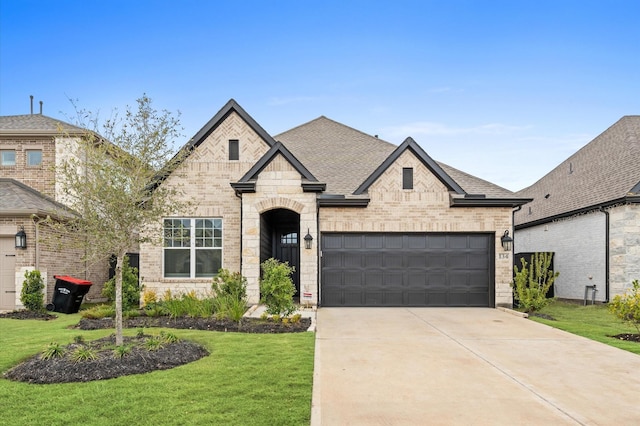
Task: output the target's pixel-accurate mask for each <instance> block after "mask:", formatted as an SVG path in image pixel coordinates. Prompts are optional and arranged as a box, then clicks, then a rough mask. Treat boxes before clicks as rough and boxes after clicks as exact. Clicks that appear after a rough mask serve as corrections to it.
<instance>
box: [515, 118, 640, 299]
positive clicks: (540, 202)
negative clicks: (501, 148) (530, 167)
mask: <svg viewBox="0 0 640 426" xmlns="http://www.w3.org/2000/svg"><path fill="white" fill-rule="evenodd" d="M518 196H521V197H527V198H533V199H534V200H533V202H531V203H530V204H528V205H526V206H524V207H523V208H522V209H521V210H520V211H518V212H516V214H515V222H516V228H515V229H516V231H515V238H514V240H515V242H514V244H515V246H514V247H515V248H514V250H515V251H516V252H536V251H550V252H554V253H555V256H554V266H555V270H556V271H558V272H560V276H559V277H558V279H557V280H556V284H555V296H557V297H559V298H564V299H578V300H582V299H584V297H585V290H587V297H588V298H589V299H591V297H592V293H591V291H592V290H591V289H590V288H589V289H586V288H585V287H586V286H595V287H596V290H597V291H596V297H595V299H596V300H597V301H601V302H607V301H609V300H610V299H611V298H613V296H615V295H617V294H622V293H624V292H625V290H626V289H627V288H629V287H630V285H631V282H632V280H634V279H640V116H626V117H623V118H621V119H620V120H619V121H618V122H617V123H615V124H614V125H613V126H611V127H610V128H609V129H607V130H606V131H605V132H604V133H602V134H601V135H599V136H598V137H596V138H595V139H594V140H593V141H591V142H589V143H588V144H587V145H585V146H584V147H583V148H581V149H580V150H579V151H578V152H576V153H575V154H573V155H572V156H571V157H569V158H568V159H567V160H565V161H564V162H563V163H561V164H560V165H559V166H558V167H556V168H555V169H553V170H552V171H551V172H549V173H548V174H547V175H546V176H544V177H543V178H542V179H540V180H539V181H537V182H536V183H535V184H533V185H532V186H530V187H528V188H525V189H523V190H522V191H520V192H518Z"/></svg>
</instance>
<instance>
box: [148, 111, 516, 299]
mask: <svg viewBox="0 0 640 426" xmlns="http://www.w3.org/2000/svg"><path fill="white" fill-rule="evenodd" d="M183 151H185V152H186V153H187V154H186V155H185V156H181V157H180V158H183V159H182V160H181V161H182V162H181V163H180V165H179V167H178V168H177V169H176V170H175V171H174V172H173V173H172V174H170V175H168V176H165V177H164V178H163V179H162V180H161V181H160V182H158V183H157V184H158V185H170V186H172V187H175V188H180V189H182V190H183V191H184V195H183V197H184V199H185V200H187V201H188V200H194V201H195V203H194V204H195V205H194V206H193V208H192V209H191V210H189V211H176V212H175V214H174V215H173V216H171V217H167V218H165V219H164V220H163V222H162V223H159V224H158V226H157V228H156V229H155V230H154V231H153V232H150V233H149V235H148V236H149V237H156V238H155V241H156V242H150V243H146V244H143V245H142V246H141V250H140V276H141V279H142V281H143V283H144V285H145V288H146V289H149V290H155V291H157V293H158V294H159V295H162V294H163V292H164V291H166V290H171V291H172V292H173V293H174V294H175V293H176V292H185V291H190V290H196V291H199V292H206V291H207V290H209V289H210V285H211V280H212V277H213V276H214V275H215V274H216V272H217V271H218V269H219V268H226V269H228V270H230V271H240V272H241V273H242V275H244V276H245V277H246V278H247V281H248V294H249V300H250V302H251V303H256V302H258V300H259V293H260V290H259V278H260V264H261V262H263V261H264V260H266V259H268V258H271V257H274V258H277V259H280V260H282V261H287V262H289V263H290V264H291V265H293V266H294V267H295V271H296V272H295V276H294V282H295V286H296V290H297V293H298V294H297V297H299V299H300V302H301V303H303V304H310V305H316V304H319V305H322V306H484V307H493V306H511V305H512V291H511V287H510V282H511V279H512V262H513V261H512V253H511V252H508V251H505V250H504V249H503V248H502V245H501V237H502V236H503V234H504V232H505V231H508V230H511V229H512V226H513V223H512V212H513V209H514V208H515V207H517V206H520V205H522V204H524V203H526V202H527V201H528V200H527V199H524V198H522V197H519V196H516V195H515V194H514V193H512V192H510V191H508V190H506V189H503V188H500V187H498V186H496V185H493V184H491V183H489V182H486V181H483V180H481V179H478V178H476V177H473V176H470V175H468V174H466V173H463V172H461V171H459V170H456V169H454V168H452V167H449V166H447V165H445V164H441V163H437V162H435V161H434V160H433V159H432V158H431V157H429V156H428V155H427V153H425V152H424V151H423V149H422V148H421V147H420V146H419V145H418V144H417V143H416V142H415V141H413V140H412V139H411V138H407V139H406V140H405V141H404V142H403V143H402V144H400V146H395V145H392V144H390V143H388V142H385V141H382V140H380V139H378V138H376V137H373V136H369V135H367V134H365V133H362V132H360V131H357V130H355V129H352V128H350V127H347V126H345V125H343V124H340V123H337V122H335V121H332V120H330V119H328V118H325V117H320V118H318V119H315V120H313V121H310V122H308V123H306V124H303V125H301V126H299V127H296V128H294V129H292V130H289V131H287V132H285V133H282V134H280V135H277V136H275V137H272V136H270V135H269V134H268V133H267V132H266V131H265V130H264V129H263V128H262V127H261V126H260V125H259V124H258V123H257V122H255V121H254V119H253V118H251V117H250V116H249V115H248V114H247V113H246V112H245V111H244V110H243V109H242V108H241V107H240V106H239V105H238V104H237V103H236V102H235V101H234V100H230V101H229V102H228V103H227V104H226V105H225V106H224V107H223V108H222V109H221V110H220V111H219V112H218V113H217V114H216V115H215V116H214V117H213V118H212V119H211V120H210V121H209V122H208V123H207V124H206V125H205V126H204V127H203V128H202V129H201V130H200V131H199V132H198V133H197V134H196V135H195V136H194V137H193V138H192V139H191V140H190V141H189V142H188V143H187V144H186V145H185V147H183ZM158 237H162V239H163V241H162V242H158V240H159V238H158ZM307 246H308V247H309V248H307Z"/></svg>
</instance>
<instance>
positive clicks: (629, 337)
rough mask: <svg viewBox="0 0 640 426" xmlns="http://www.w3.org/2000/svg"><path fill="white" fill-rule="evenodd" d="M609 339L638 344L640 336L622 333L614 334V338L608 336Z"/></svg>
mask: <svg viewBox="0 0 640 426" xmlns="http://www.w3.org/2000/svg"><path fill="white" fill-rule="evenodd" d="M609 337H613V338H614V339H618V340H626V341H628V342H638V343H640V334H630V333H623V334H616V335H615V336H609Z"/></svg>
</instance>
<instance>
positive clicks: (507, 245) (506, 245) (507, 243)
mask: <svg viewBox="0 0 640 426" xmlns="http://www.w3.org/2000/svg"><path fill="white" fill-rule="evenodd" d="M500 242H502V248H503V249H504V251H511V245H512V244H513V238H511V237H510V236H509V231H508V230H506V231H504V234H502V237H501V238H500Z"/></svg>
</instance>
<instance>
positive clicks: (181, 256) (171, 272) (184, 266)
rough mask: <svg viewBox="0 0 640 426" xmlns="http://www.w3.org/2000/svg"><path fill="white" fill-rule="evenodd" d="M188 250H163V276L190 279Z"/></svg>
mask: <svg viewBox="0 0 640 426" xmlns="http://www.w3.org/2000/svg"><path fill="white" fill-rule="evenodd" d="M190 252H191V251H190V250H188V249H164V276H165V277H167V278H173V277H186V278H188V277H190V276H191V259H190V255H189V254H190Z"/></svg>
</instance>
